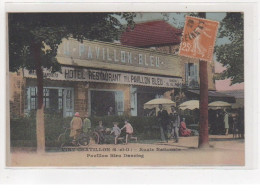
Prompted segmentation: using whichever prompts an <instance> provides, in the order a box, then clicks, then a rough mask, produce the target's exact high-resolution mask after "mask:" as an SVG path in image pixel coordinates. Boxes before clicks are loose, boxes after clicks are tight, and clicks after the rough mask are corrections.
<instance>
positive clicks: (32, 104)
mask: <svg viewBox="0 0 260 191" xmlns="http://www.w3.org/2000/svg"><path fill="white" fill-rule="evenodd" d="M73 93H74V92H73V89H72V88H59V87H57V88H52V87H45V88H43V104H44V109H45V111H47V112H56V113H63V116H64V117H66V116H72V115H73V112H74V103H73V99H74V96H73ZM36 109H37V87H28V88H27V89H26V102H25V112H26V113H29V112H30V111H31V110H36Z"/></svg>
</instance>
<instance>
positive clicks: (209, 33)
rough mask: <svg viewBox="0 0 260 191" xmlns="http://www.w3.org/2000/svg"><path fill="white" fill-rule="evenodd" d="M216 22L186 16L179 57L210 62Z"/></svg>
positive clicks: (216, 29) (216, 27) (216, 28)
mask: <svg viewBox="0 0 260 191" xmlns="http://www.w3.org/2000/svg"><path fill="white" fill-rule="evenodd" d="M218 24H219V23H218V22H217V21H211V20H207V19H202V18H197V17H190V16H186V20H185V26H184V30H183V35H182V42H181V46H180V53H179V54H180V55H181V56H187V57H193V58H199V59H202V60H206V61H212V57H213V51H214V45H215V40H216V35H217V31H218Z"/></svg>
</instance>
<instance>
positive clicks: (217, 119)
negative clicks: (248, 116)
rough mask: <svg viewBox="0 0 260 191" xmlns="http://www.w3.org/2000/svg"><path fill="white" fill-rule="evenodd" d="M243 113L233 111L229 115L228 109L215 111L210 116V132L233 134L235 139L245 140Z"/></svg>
mask: <svg viewBox="0 0 260 191" xmlns="http://www.w3.org/2000/svg"><path fill="white" fill-rule="evenodd" d="M243 116H244V115H243V111H242V112H241V111H240V110H238V111H233V112H232V113H229V112H228V111H227V110H226V109H224V110H222V111H214V113H212V114H211V115H210V124H211V129H210V132H211V133H212V134H225V135H229V133H230V132H232V133H233V137H234V138H236V137H237V136H238V137H239V138H243V136H244V117H243Z"/></svg>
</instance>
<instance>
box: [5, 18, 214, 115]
mask: <svg viewBox="0 0 260 191" xmlns="http://www.w3.org/2000/svg"><path fill="white" fill-rule="evenodd" d="M181 32H182V31H181V30H179V29H176V28H174V27H173V26H171V25H169V24H168V23H166V22H164V21H155V22H147V23H141V24H137V25H136V26H135V28H134V30H132V31H129V32H125V33H123V34H122V36H121V44H115V43H106V42H99V41H88V40H85V41H83V43H80V42H79V41H77V40H75V39H68V40H66V39H64V40H63V42H62V43H61V44H60V46H59V48H58V52H57V60H58V62H59V63H60V64H61V71H60V72H55V73H52V72H51V71H49V70H44V106H45V110H47V111H51V112H58V113H61V114H62V115H63V116H64V117H68V116H73V114H74V112H76V111H77V112H80V114H81V115H82V116H83V115H85V114H86V113H87V112H88V113H89V114H90V115H95V116H104V115H108V111H109V110H112V111H110V112H109V113H112V114H113V115H131V116H146V115H148V114H149V112H150V111H147V110H145V109H144V108H143V106H144V103H146V102H148V101H149V100H151V99H154V98H159V97H165V98H169V99H173V100H174V101H178V99H177V98H178V97H181V93H180V92H181V89H182V88H183V86H187V87H188V88H189V89H191V90H196V89H198V88H199V60H198V59H194V58H187V57H180V56H179V55H178V49H179V45H180V40H181ZM208 80H209V81H208V84H209V90H211V91H215V83H214V63H213V62H209V63H208ZM176 92H177V93H176ZM36 108H37V83H36V74H35V72H34V71H28V70H26V69H23V70H20V71H19V72H18V73H10V110H11V116H13V117H15V116H19V115H24V114H28V113H30V112H31V111H34V110H36ZM111 108H112V109H111Z"/></svg>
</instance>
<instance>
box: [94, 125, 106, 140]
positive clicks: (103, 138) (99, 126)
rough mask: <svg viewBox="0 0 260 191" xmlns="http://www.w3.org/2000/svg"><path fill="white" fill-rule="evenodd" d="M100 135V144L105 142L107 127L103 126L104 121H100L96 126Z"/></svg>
mask: <svg viewBox="0 0 260 191" xmlns="http://www.w3.org/2000/svg"><path fill="white" fill-rule="evenodd" d="M96 130H97V132H98V134H99V136H100V144H103V143H104V142H105V135H104V133H105V127H104V126H103V122H102V121H99V122H98V126H97V128H96Z"/></svg>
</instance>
